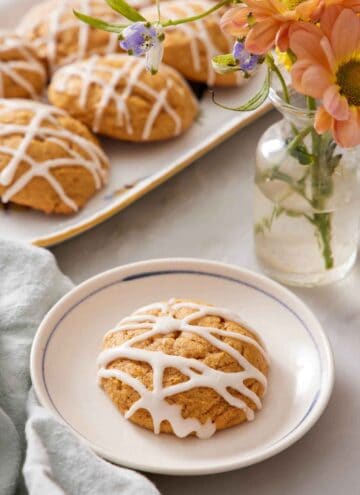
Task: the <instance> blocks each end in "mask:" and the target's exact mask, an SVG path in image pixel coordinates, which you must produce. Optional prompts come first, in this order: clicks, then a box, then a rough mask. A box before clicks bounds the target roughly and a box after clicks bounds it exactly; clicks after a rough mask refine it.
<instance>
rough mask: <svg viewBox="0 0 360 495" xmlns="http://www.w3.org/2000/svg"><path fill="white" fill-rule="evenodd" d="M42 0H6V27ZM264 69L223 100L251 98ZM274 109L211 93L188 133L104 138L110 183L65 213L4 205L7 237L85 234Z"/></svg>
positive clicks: (45, 242) (0, 19)
mask: <svg viewBox="0 0 360 495" xmlns="http://www.w3.org/2000/svg"><path fill="white" fill-rule="evenodd" d="M38 1H39V0H35V1H34V0H1V1H0V28H3V27H11V26H15V25H16V23H17V21H18V19H20V18H21V16H22V15H23V13H24V12H25V11H26V8H27V7H29V6H30V5H33V4H35V3H38ZM59 1H60V0H59ZM262 69H263V70H260V71H259V73H258V74H257V75H256V76H254V78H252V79H251V80H250V81H249V83H248V84H247V85H246V86H244V88H238V89H228V90H217V91H216V94H217V97H218V99H219V100H221V101H222V102H224V103H225V104H227V105H237V104H240V103H241V102H244V101H246V100H248V99H249V97H250V96H252V95H253V94H254V93H255V92H256V91H257V90H258V89H259V88H260V86H261V84H262V81H263V80H264V77H265V76H264V68H262ZM269 108H270V103H268V102H267V103H265V104H264V105H263V106H262V107H261V108H259V109H257V110H256V111H254V112H245V113H238V112H229V111H226V110H223V109H221V108H219V107H217V106H216V105H214V104H213V103H212V101H211V97H210V95H209V94H208V93H207V94H206V95H205V96H204V98H203V99H202V101H201V118H200V119H199V120H198V121H197V122H196V123H195V124H194V125H193V126H192V128H191V129H190V130H189V132H187V133H186V134H185V135H184V136H181V137H179V138H177V139H173V140H170V141H167V142H163V143H156V144H142V145H139V144H132V143H124V142H120V141H115V140H103V144H104V148H105V151H106V153H107V154H108V156H109V158H110V162H111V164H112V171H111V177H110V181H109V184H108V186H107V187H106V188H105V189H104V190H102V191H101V192H100V193H99V194H97V195H96V196H95V197H94V198H93V199H92V200H91V201H90V202H89V203H88V204H87V205H86V206H85V208H84V209H83V210H82V211H81V212H79V213H77V214H75V215H70V216H68V217H63V216H54V215H50V216H47V215H44V214H43V213H40V212H36V211H31V210H27V209H26V210H25V209H17V208H14V209H10V210H4V209H1V208H0V232H1V235H2V236H3V237H6V238H8V239H17V240H22V241H26V242H32V243H34V244H38V245H41V246H50V245H53V244H56V243H59V242H62V241H64V240H66V239H69V238H71V237H73V236H75V235H77V234H79V233H81V232H84V231H86V230H88V229H90V228H92V227H94V226H95V225H98V224H99V223H101V222H103V221H104V220H106V219H107V218H109V217H110V216H112V215H114V214H115V213H116V212H118V211H120V210H122V209H123V208H125V207H126V206H128V205H129V204H131V203H133V202H134V201H136V200H137V199H139V198H140V197H142V196H143V195H144V194H146V193H147V192H148V191H150V190H151V189H154V188H155V187H157V186H158V185H160V184H161V183H163V182H165V181H166V180H168V179H169V178H170V177H172V176H173V175H175V174H176V173H177V172H179V171H180V170H182V169H183V168H185V167H186V166H188V165H190V164H191V163H192V162H193V161H194V160H196V159H197V158H199V157H200V156H202V155H203V154H205V153H206V152H208V151H209V150H210V149H212V148H213V147H215V146H216V145H217V144H219V143H221V142H222V141H224V140H225V139H227V138H228V137H229V136H231V135H232V134H234V133H235V132H236V131H237V130H238V129H240V128H241V127H244V126H246V125H247V124H249V123H250V122H252V121H254V120H255V119H257V118H258V117H259V116H260V115H262V114H264V113H265V112H266V111H267V110H269Z"/></svg>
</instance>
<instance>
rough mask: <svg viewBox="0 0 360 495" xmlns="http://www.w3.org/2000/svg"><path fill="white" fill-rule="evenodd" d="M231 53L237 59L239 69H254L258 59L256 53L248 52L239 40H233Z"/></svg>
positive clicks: (248, 70) (247, 70)
mask: <svg viewBox="0 0 360 495" xmlns="http://www.w3.org/2000/svg"><path fill="white" fill-rule="evenodd" d="M232 54H233V56H234V58H235V59H236V60H237V62H238V64H239V67H240V69H241V70H243V71H245V72H250V71H252V70H254V69H255V67H256V65H257V63H258V61H259V58H258V57H257V56H256V55H253V54H252V53H249V52H248V51H247V50H246V49H245V45H244V43H242V42H241V41H236V42H235V44H234V47H233V51H232Z"/></svg>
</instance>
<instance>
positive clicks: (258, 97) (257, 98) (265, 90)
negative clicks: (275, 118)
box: [212, 69, 271, 112]
mask: <svg viewBox="0 0 360 495" xmlns="http://www.w3.org/2000/svg"><path fill="white" fill-rule="evenodd" d="M270 75H271V70H270V69H268V71H267V74H266V78H265V81H264V84H263V85H262V88H261V89H260V91H258V92H257V93H256V94H255V95H254V96H253V97H252V98H250V100H249V101H248V102H246V103H244V105H241V106H240V107H227V106H226V105H222V104H221V103H218V102H217V101H216V100H215V95H214V93H213V94H212V100H213V102H214V103H215V104H216V105H218V106H219V107H221V108H225V109H226V110H233V111H234V112H249V111H251V110H256V109H257V108H259V106H260V105H262V104H263V103H264V101H265V100H266V98H267V97H268V94H269V89H270Z"/></svg>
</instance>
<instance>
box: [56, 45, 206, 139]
mask: <svg viewBox="0 0 360 495" xmlns="http://www.w3.org/2000/svg"><path fill="white" fill-rule="evenodd" d="M49 100H50V101H51V102H52V103H53V104H54V105H56V106H57V107H60V108H63V109H65V110H67V111H68V112H69V113H71V115H73V116H74V117H76V118H78V119H79V120H81V121H82V122H84V123H85V124H87V125H88V126H89V127H90V128H91V129H92V130H93V131H94V132H99V133H101V134H104V135H106V136H110V137H114V138H118V139H124V140H128V141H156V140H161V139H168V138H171V137H173V136H177V135H179V134H181V133H182V132H184V131H185V130H186V129H187V128H188V127H189V126H190V125H191V124H192V122H193V121H194V118H195V116H196V114H197V102H196V100H195V97H194V96H193V94H192V91H191V89H190V88H189V86H188V85H187V83H186V82H185V81H184V79H183V78H182V76H181V75H180V74H179V73H178V72H176V71H175V70H174V69H172V68H171V67H167V66H165V65H162V66H161V67H160V70H159V72H158V73H157V74H156V75H151V74H150V73H149V72H148V71H147V70H146V68H145V62H144V59H141V58H136V57H130V56H128V55H125V54H113V55H107V56H105V57H93V58H91V59H88V60H85V61H82V62H78V63H76V64H73V65H68V66H66V67H63V68H61V69H60V70H59V71H57V72H56V74H55V75H54V77H53V80H52V82H51V85H50V87H49Z"/></svg>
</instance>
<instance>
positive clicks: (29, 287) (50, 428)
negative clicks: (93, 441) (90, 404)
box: [0, 240, 159, 495]
mask: <svg viewBox="0 0 360 495" xmlns="http://www.w3.org/2000/svg"><path fill="white" fill-rule="evenodd" d="M71 287H72V284H71V282H70V280H69V279H68V278H66V277H65V276H64V275H63V274H62V273H61V272H60V270H59V269H58V267H57V265H56V261H55V260H54V258H53V256H52V255H51V254H50V253H49V252H48V251H46V250H44V249H40V248H35V247H31V246H27V245H24V244H20V243H16V242H9V241H5V240H0V495H13V494H15V493H18V494H20V493H21V494H23V493H29V494H30V495H95V494H96V495H99V494H100V495H110V494H111V495H115V494H121V495H159V492H158V491H157V489H156V488H155V487H154V485H152V483H150V481H148V480H147V479H146V478H145V477H143V476H142V475H140V474H138V473H136V472H134V471H131V470H128V469H124V468H120V467H117V466H114V465H112V464H110V463H108V462H106V461H104V460H102V459H100V458H99V457H98V456H96V455H95V454H94V453H93V452H92V451H91V450H90V449H89V448H88V447H87V446H86V445H85V444H84V443H83V442H82V441H81V440H79V439H78V438H77V437H75V436H74V435H73V434H72V432H71V431H70V430H69V429H68V428H67V426H66V425H64V424H63V423H61V422H59V421H57V420H56V419H55V418H54V417H53V416H52V414H51V413H49V412H48V411H46V410H45V409H44V408H43V407H41V406H40V405H39V403H38V402H37V399H36V397H35V395H34V393H33V391H32V390H31V391H30V393H29V389H30V387H31V382H30V376H29V354H30V348H31V342H32V339H33V336H34V334H35V332H36V329H37V327H38V325H39V323H40V322H41V320H42V318H43V316H44V315H45V314H46V312H47V311H48V310H49V309H50V308H51V307H52V306H53V305H54V304H55V303H56V302H57V301H58V299H59V298H60V297H61V296H62V295H64V294H65V293H66V292H67V291H68V290H70V289H71ZM24 462H25V463H24ZM23 463H24V467H23V475H24V477H23V479H21V469H22V464H23Z"/></svg>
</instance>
